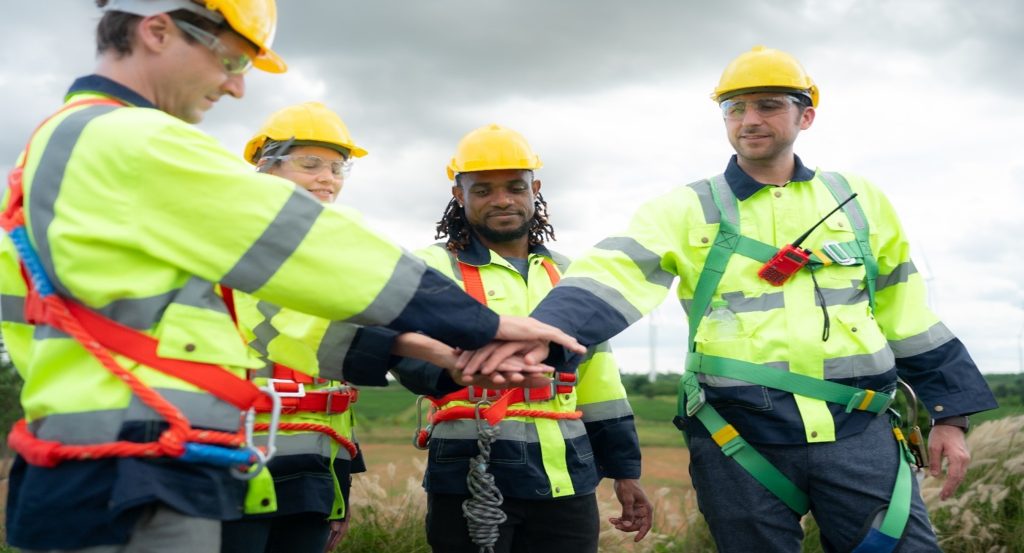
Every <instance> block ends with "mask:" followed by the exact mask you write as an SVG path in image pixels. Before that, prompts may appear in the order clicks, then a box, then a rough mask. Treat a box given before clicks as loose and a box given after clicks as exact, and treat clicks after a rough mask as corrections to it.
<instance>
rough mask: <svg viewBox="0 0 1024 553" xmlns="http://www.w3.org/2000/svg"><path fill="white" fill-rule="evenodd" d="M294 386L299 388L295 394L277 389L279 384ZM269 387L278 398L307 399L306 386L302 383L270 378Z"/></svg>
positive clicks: (268, 380)
mask: <svg viewBox="0 0 1024 553" xmlns="http://www.w3.org/2000/svg"><path fill="white" fill-rule="evenodd" d="M278 383H281V384H294V385H296V386H298V388H297V389H296V390H295V391H294V392H283V391H281V390H278V389H277V384H278ZM267 387H268V388H269V389H270V390H273V391H274V393H275V394H277V397H279V398H281V397H306V386H305V385H304V384H303V383H301V382H295V381H293V380H286V379H284V378H268V379H267Z"/></svg>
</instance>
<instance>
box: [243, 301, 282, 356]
mask: <svg viewBox="0 0 1024 553" xmlns="http://www.w3.org/2000/svg"><path fill="white" fill-rule="evenodd" d="M256 310H257V311H259V312H260V315H263V320H262V321H260V324H258V325H256V326H255V327H253V329H252V333H253V335H255V336H256V339H255V340H253V341H251V342H249V347H251V348H252V349H254V350H256V351H257V352H259V354H260V355H262V356H263V357H267V355H269V353H268V349H267V348H269V347H270V342H272V341H273V340H274V338H277V337H278V336H279V335H280V334H281V333H280V332H278V331H277V329H276V328H274V323H273V322H271V320H272V319H273V318H274V316H275V315H277V314H278V313H280V312H281V308H280V307H279V306H277V305H274V304H272V303H269V302H265V301H259V302H256Z"/></svg>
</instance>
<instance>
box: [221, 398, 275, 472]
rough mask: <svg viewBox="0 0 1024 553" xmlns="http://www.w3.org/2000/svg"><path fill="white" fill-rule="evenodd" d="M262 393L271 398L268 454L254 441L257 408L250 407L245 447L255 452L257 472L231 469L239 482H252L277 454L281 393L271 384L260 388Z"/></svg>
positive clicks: (246, 415) (247, 414) (246, 424)
mask: <svg viewBox="0 0 1024 553" xmlns="http://www.w3.org/2000/svg"><path fill="white" fill-rule="evenodd" d="M260 391H261V392H263V393H264V394H266V395H267V397H269V398H270V405H271V407H270V424H269V425H268V428H267V447H266V453H264V452H263V450H261V449H260V448H259V447H257V446H256V441H255V439H254V436H253V434H254V431H253V429H254V427H255V426H256V408H255V407H250V408H249V409H248V410H247V411H246V412H245V447H246V449H248V450H249V451H252V452H253V455H254V456H255V457H256V464H255V465H254V466H255V467H256V470H252V469H251V468H250V469H249V470H246V471H241V470H238V469H236V468H232V469H231V475H232V476H234V477H235V478H237V479H239V480H251V479H253V478H255V477H256V475H257V474H259V472H260V471H261V470H263V467H265V466H266V465H267V463H268V462H269V461H270V460H271V459H272V458H273V457H274V454H275V453H277V427H278V425H279V424H280V423H281V393H280V392H278V391H277V390H275V389H274V384H273V383H270V384H269V385H267V386H264V387H262V388H260Z"/></svg>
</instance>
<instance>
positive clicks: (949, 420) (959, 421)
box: [932, 415, 971, 433]
mask: <svg viewBox="0 0 1024 553" xmlns="http://www.w3.org/2000/svg"><path fill="white" fill-rule="evenodd" d="M932 426H933V427H934V426H955V427H957V428H959V429H960V430H963V431H964V433H966V432H967V431H968V430H970V429H971V419H970V418H969V417H968V416H967V415H959V416H956V417H943V418H941V419H934V420H932Z"/></svg>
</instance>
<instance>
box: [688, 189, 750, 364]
mask: <svg viewBox="0 0 1024 553" xmlns="http://www.w3.org/2000/svg"><path fill="white" fill-rule="evenodd" d="M710 183H711V197H712V198H713V199H714V202H715V206H716V207H717V208H718V211H719V213H720V214H721V221H719V226H718V234H717V235H716V236H715V242H714V244H712V245H711V251H710V252H708V257H707V260H706V261H705V262H704V268H703V269H702V270H701V273H700V277H699V278H698V279H697V286H696V287H695V288H694V292H693V303H691V304H690V312H689V313H688V319H689V328H690V337H689V342H688V343H689V347H690V351H696V349H695V345H694V342H693V339H694V337H695V336H696V335H697V326H698V325H700V321H701V319H702V318H703V316H704V312H705V311H706V310H707V308H708V306H709V305H711V297H712V296H713V295H714V293H715V290H716V289H717V288H718V283H719V282H721V281H722V276H723V275H724V274H725V267H726V265H728V264H729V258H730V257H732V254H733V252H735V251H736V247H737V246H738V245H739V242H740V217H739V209H738V204H737V202H736V196H735V195H733V193H732V190H730V189H729V185H728V183H726V182H725V176H724V175H718V176H716V177H712V178H711V181H710Z"/></svg>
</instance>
